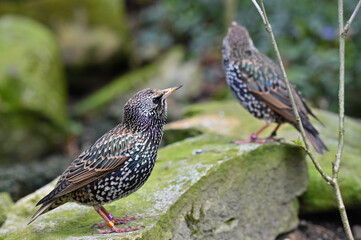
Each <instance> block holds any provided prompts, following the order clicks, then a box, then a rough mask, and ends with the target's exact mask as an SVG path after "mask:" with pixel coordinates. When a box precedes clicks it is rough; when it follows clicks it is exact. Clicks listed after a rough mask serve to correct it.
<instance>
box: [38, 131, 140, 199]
mask: <svg viewBox="0 0 361 240" xmlns="http://www.w3.org/2000/svg"><path fill="white" fill-rule="evenodd" d="M134 143H135V138H134V135H133V134H130V132H129V130H128V129H126V128H123V127H121V125H118V126H117V127H115V128H114V129H112V130H110V131H109V132H108V133H106V134H104V135H103V136H102V137H101V138H99V139H98V141H96V142H95V143H94V144H93V145H92V146H90V147H89V148H88V149H87V150H85V151H84V152H83V153H82V154H81V155H80V156H79V157H78V158H76V159H75V160H74V161H73V162H72V164H71V165H70V166H69V167H68V168H67V169H66V170H65V171H64V173H63V174H62V175H61V176H60V179H59V180H58V182H57V184H56V186H55V188H54V190H53V191H52V192H50V193H49V194H48V195H47V196H45V197H44V198H43V199H42V200H40V201H39V203H38V204H37V205H39V204H42V203H45V202H49V201H52V200H53V199H55V198H57V197H60V196H62V195H65V194H67V193H70V192H72V191H74V190H76V189H79V188H81V187H83V186H85V185H87V184H89V183H91V182H93V181H95V180H97V179H99V178H101V177H103V176H105V175H107V174H108V173H109V172H111V171H113V170H114V169H115V168H118V167H121V165H122V164H123V163H124V162H125V161H126V160H127V159H129V158H130V153H131V152H133V151H134V149H133V146H134V145H135V144H134Z"/></svg>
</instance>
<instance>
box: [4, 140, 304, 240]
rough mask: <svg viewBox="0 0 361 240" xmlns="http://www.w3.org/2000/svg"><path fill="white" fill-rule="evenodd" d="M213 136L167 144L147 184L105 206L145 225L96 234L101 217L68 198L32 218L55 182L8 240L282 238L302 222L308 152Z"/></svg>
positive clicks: (22, 213) (18, 209) (15, 220)
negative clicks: (237, 142) (299, 199)
mask: <svg viewBox="0 0 361 240" xmlns="http://www.w3.org/2000/svg"><path fill="white" fill-rule="evenodd" d="M230 140H231V138H229V137H224V136H219V135H213V134H205V135H201V136H198V137H195V138H188V139H185V140H184V141H180V142H176V143H174V144H171V145H168V146H167V147H165V148H162V149H161V150H160V151H159V153H158V159H157V163H156V166H155V168H154V170H153V173H152V175H151V177H150V178H149V180H148V181H147V182H146V183H145V185H144V186H143V187H142V188H141V189H140V190H139V191H138V192H136V193H134V194H132V195H130V196H129V197H127V198H125V199H121V200H118V201H115V202H113V203H110V204H107V205H106V206H105V207H106V208H107V209H108V210H109V211H110V212H111V213H113V214H114V215H115V216H119V217H120V216H123V215H127V216H134V215H138V216H140V217H141V218H140V219H138V220H135V221H133V222H131V223H129V224H131V226H140V225H142V226H145V227H144V228H141V230H139V231H135V232H130V233H116V234H108V235H99V234H94V235H91V231H92V230H91V229H90V226H91V225H92V224H93V223H95V222H99V221H100V220H101V218H100V217H99V216H98V215H97V213H96V212H95V211H94V210H93V209H92V208H90V207H86V206H81V205H78V204H76V203H67V204H65V205H63V206H61V207H59V208H57V209H56V210H53V211H51V212H49V213H47V214H44V215H42V216H41V217H39V218H38V219H37V220H36V221H35V222H33V223H32V224H31V225H29V226H27V225H26V224H27V222H28V221H29V219H30V218H31V216H32V214H33V213H34V212H35V211H36V208H35V204H36V202H37V201H38V200H39V199H40V198H42V197H43V196H44V195H45V194H46V193H48V192H49V191H50V190H51V189H52V187H53V186H54V184H55V181H53V182H52V183H51V184H49V185H46V186H45V187H43V188H41V189H39V190H38V191H36V192H35V193H33V194H30V195H28V196H27V197H25V198H23V199H21V200H19V201H18V202H17V203H16V204H15V206H14V207H13V208H11V211H10V212H9V214H8V219H7V221H6V222H5V224H4V225H3V227H2V228H1V229H0V238H6V239H39V238H42V239H65V238H68V239H136V238H139V239H157V240H162V239H177V240H180V239H274V238H275V237H276V236H277V235H278V234H280V233H282V232H286V231H289V230H291V229H293V228H295V227H296V226H297V224H298V219H297V213H298V204H297V201H296V200H295V199H296V197H297V196H299V195H300V194H301V193H302V192H303V191H304V190H305V189H306V186H307V168H306V164H305V161H304V154H303V153H302V151H301V150H300V149H299V148H297V147H294V146H290V145H285V144H281V145H273V144H271V145H263V146H262V145H253V144H252V145H243V146H241V147H239V146H236V145H233V144H230Z"/></svg>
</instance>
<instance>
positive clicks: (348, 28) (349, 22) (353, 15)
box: [252, 0, 361, 37]
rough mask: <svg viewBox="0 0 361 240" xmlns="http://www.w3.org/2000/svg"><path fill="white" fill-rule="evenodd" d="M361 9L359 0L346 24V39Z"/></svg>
mask: <svg viewBox="0 0 361 240" xmlns="http://www.w3.org/2000/svg"><path fill="white" fill-rule="evenodd" d="M252 1H253V0H252ZM360 7H361V0H359V2H358V3H357V5H356V8H355V10H354V11H353V13H352V15H351V17H350V19H349V20H348V21H347V22H346V25H345V28H343V31H342V35H343V36H344V37H346V35H347V32H348V30H350V26H351V23H352V21H353V20H354V19H355V17H356V15H357V13H358V11H359V10H360Z"/></svg>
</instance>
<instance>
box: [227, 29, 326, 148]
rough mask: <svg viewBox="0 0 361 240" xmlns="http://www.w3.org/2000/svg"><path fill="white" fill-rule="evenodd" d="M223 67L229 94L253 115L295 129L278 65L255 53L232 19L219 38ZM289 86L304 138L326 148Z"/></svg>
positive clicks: (303, 104) (298, 95)
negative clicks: (301, 124)
mask: <svg viewBox="0 0 361 240" xmlns="http://www.w3.org/2000/svg"><path fill="white" fill-rule="evenodd" d="M223 67H224V71H225V75H226V79H227V83H228V85H229V87H230V89H231V91H232V93H233V95H234V96H235V97H236V98H237V100H238V101H239V102H240V103H241V105H242V106H243V107H244V108H246V109H247V110H248V111H249V112H250V113H251V114H252V115H253V116H255V117H257V118H260V119H264V120H266V122H268V123H270V122H275V123H278V124H282V123H285V122H289V123H291V124H292V125H293V126H295V127H296V128H297V129H298V127H297V124H296V119H295V117H294V114H293V110H292V105H291V102H290V99H289V96H288V92H287V89H286V85H285V82H284V79H283V77H282V74H281V70H280V68H279V66H278V65H277V64H276V63H275V62H273V61H272V60H271V59H270V58H268V57H267V56H265V55H264V54H262V53H261V52H259V51H258V49H257V48H256V47H255V46H254V45H253V42H252V39H251V38H250V36H249V33H248V31H247V29H246V28H244V27H243V26H241V25H238V24H237V23H235V22H233V23H232V26H231V27H230V28H229V29H228V34H227V36H226V37H225V38H224V40H223ZM291 87H292V90H293V94H294V98H295V101H296V104H297V107H298V109H299V113H300V117H301V121H302V123H303V125H304V128H305V131H306V135H307V138H308V139H309V141H310V142H311V143H312V145H313V147H314V148H315V149H316V151H317V152H318V153H320V154H322V153H323V150H328V149H327V147H326V146H325V144H324V143H323V142H322V140H321V138H320V137H319V133H318V131H317V130H316V129H315V128H314V127H313V126H312V124H311V123H310V121H309V118H308V114H310V115H311V116H313V117H315V118H316V116H315V115H314V114H313V113H312V111H311V109H310V108H309V107H308V106H307V104H306V102H305V100H304V98H303V97H302V96H301V93H300V92H299V91H298V90H297V88H296V86H295V85H293V84H292V83H291ZM316 119H317V118H316ZM317 120H318V119H317Z"/></svg>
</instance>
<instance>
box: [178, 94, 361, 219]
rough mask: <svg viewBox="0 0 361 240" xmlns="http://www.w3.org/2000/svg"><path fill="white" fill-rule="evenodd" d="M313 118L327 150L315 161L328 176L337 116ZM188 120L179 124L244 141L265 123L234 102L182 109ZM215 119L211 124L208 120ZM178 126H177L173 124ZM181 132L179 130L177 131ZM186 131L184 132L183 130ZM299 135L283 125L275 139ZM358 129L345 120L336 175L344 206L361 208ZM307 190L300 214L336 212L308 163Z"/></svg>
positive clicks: (330, 192) (326, 189) (331, 195)
mask: <svg viewBox="0 0 361 240" xmlns="http://www.w3.org/2000/svg"><path fill="white" fill-rule="evenodd" d="M314 112H315V114H316V116H317V117H318V118H319V119H320V120H321V121H322V122H323V123H324V125H325V126H324V127H323V126H321V125H320V124H319V123H318V122H317V121H315V120H314V119H311V121H312V123H313V124H314V126H315V127H316V128H317V129H318V130H319V132H320V136H321V138H322V139H323V141H324V142H325V144H326V145H327V147H328V148H329V149H330V151H329V152H325V154H324V155H322V156H320V155H317V154H315V156H316V159H317V161H318V162H319V163H320V164H321V165H322V167H323V169H324V170H325V172H327V173H328V174H331V172H332V162H333V161H334V160H335V154H336V152H337V143H338V116H337V115H336V114H333V113H330V112H326V111H322V110H314ZM185 113H186V116H188V119H186V120H183V121H182V124H183V125H185V126H189V127H192V128H195V129H198V130H199V131H201V132H215V133H218V134H222V135H227V136H230V137H233V140H237V139H245V138H248V137H249V136H250V134H251V133H254V132H256V131H257V130H258V129H259V128H261V126H263V125H264V124H265V122H264V121H261V120H258V119H255V118H254V117H253V116H252V115H251V114H249V113H248V112H247V111H246V110H244V109H243V108H242V107H241V106H240V104H238V102H236V101H223V102H210V103H202V104H194V105H192V106H189V107H188V108H187V109H186V110H185ZM213 118H214V121H213V122H214V124H212V122H211V121H210V119H213ZM174 125H177V124H174ZM273 127H275V125H274V126H271V127H269V129H267V130H265V131H264V133H262V135H261V137H266V136H268V135H269V134H270V132H271V131H272V128H273ZM178 131H180V129H178ZM185 131H186V129H185ZM299 136H300V134H299V133H298V132H297V131H296V130H295V129H294V127H293V126H291V125H290V124H284V125H282V127H281V128H280V130H279V131H278V134H277V137H281V138H283V139H284V141H285V142H287V143H291V141H292V140H296V139H297V138H298V137H299ZM360 142H361V127H360V124H359V123H358V122H357V121H355V120H354V119H352V118H348V117H346V118H345V139H344V149H343V155H342V162H341V169H340V173H339V185H340V188H341V192H342V196H343V199H344V202H345V204H346V207H348V208H359V207H360V206H361V195H360V194H358V193H359V192H360V191H361V172H360V171H359V169H361V162H360V161H359V160H358V159H359V157H358V156H360V155H361V148H360V146H359V143H360ZM308 172H309V182H310V184H309V187H308V189H307V191H306V193H305V194H304V195H303V196H302V197H301V210H302V211H303V212H319V211H330V210H336V201H335V197H334V193H333V189H332V188H331V187H330V186H328V185H327V184H326V182H325V181H324V180H323V179H322V177H321V176H320V174H319V173H318V172H317V170H316V169H315V167H314V166H313V164H312V162H311V161H309V162H308Z"/></svg>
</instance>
